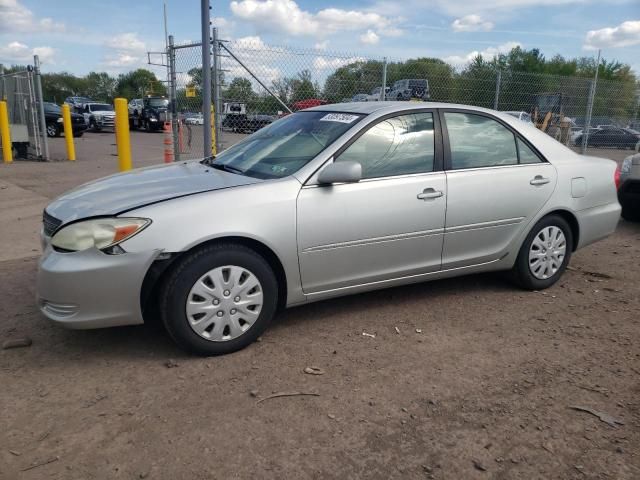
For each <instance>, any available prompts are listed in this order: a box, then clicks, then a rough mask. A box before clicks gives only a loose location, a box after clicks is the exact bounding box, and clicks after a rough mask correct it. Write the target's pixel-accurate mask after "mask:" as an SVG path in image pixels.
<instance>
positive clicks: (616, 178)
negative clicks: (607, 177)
mask: <svg viewBox="0 0 640 480" xmlns="http://www.w3.org/2000/svg"><path fill="white" fill-rule="evenodd" d="M613 181H614V182H615V184H616V190H618V189H619V188H620V165H618V166H616V171H615V172H614V174H613Z"/></svg>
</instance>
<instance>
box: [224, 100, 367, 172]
mask: <svg viewBox="0 0 640 480" xmlns="http://www.w3.org/2000/svg"><path fill="white" fill-rule="evenodd" d="M234 117H236V119H234ZM237 117H239V118H241V119H242V120H243V121H247V116H246V115H244V114H243V115H227V117H225V120H224V121H226V122H230V121H238V118H237ZM362 117H363V115H360V114H354V113H343V112H322V111H307V112H297V113H294V114H291V115H287V116H286V117H284V118H281V119H280V120H278V121H276V122H273V123H271V124H269V125H268V126H266V127H264V128H262V129H261V130H258V132H257V133H254V134H253V135H251V136H249V137H247V138H246V139H244V140H242V141H241V142H239V143H236V144H235V145H234V146H232V147H230V148H229V149H227V150H225V151H224V152H222V153H221V154H219V155H218V156H217V157H216V158H215V163H214V165H221V166H223V167H228V168H231V169H233V170H235V171H238V172H240V173H242V174H245V175H249V176H252V177H257V178H263V179H269V178H282V177H286V176H288V175H291V174H293V173H295V172H297V171H298V170H299V169H300V168H302V167H303V166H304V165H306V164H307V163H309V162H310V161H311V160H313V159H314V158H315V157H316V155H318V154H319V153H320V152H322V151H323V150H324V149H325V148H327V147H328V146H329V145H331V144H332V143H333V142H335V141H336V139H337V138H338V137H340V136H341V135H342V134H343V133H345V132H346V131H347V130H348V129H350V128H351V127H352V126H354V125H355V124H356V123H357V122H358V121H359V120H361V119H362Z"/></svg>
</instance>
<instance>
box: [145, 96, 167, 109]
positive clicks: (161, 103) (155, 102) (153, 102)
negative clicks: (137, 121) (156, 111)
mask: <svg viewBox="0 0 640 480" xmlns="http://www.w3.org/2000/svg"><path fill="white" fill-rule="evenodd" d="M149 105H150V106H152V107H167V106H169V100H167V99H166V98H150V99H149Z"/></svg>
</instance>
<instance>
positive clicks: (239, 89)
mask: <svg viewBox="0 0 640 480" xmlns="http://www.w3.org/2000/svg"><path fill="white" fill-rule="evenodd" d="M223 97H224V98H225V99H227V100H230V101H234V102H243V103H249V102H251V101H253V100H254V99H255V97H256V94H255V92H254V91H253V88H252V87H251V81H250V80H248V79H246V78H242V77H235V78H234V79H233V80H231V83H230V84H229V87H228V88H227V89H226V91H224V92H223Z"/></svg>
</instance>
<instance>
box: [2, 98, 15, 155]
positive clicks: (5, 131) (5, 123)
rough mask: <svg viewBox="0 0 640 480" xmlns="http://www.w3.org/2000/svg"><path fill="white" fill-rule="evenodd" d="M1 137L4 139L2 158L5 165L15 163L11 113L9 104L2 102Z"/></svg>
mask: <svg viewBox="0 0 640 480" xmlns="http://www.w3.org/2000/svg"><path fill="white" fill-rule="evenodd" d="M0 137H2V157H3V159H4V163H11V162H13V145H12V144H11V132H10V131H9V112H8V111H7V102H5V101H4V100H0Z"/></svg>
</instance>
